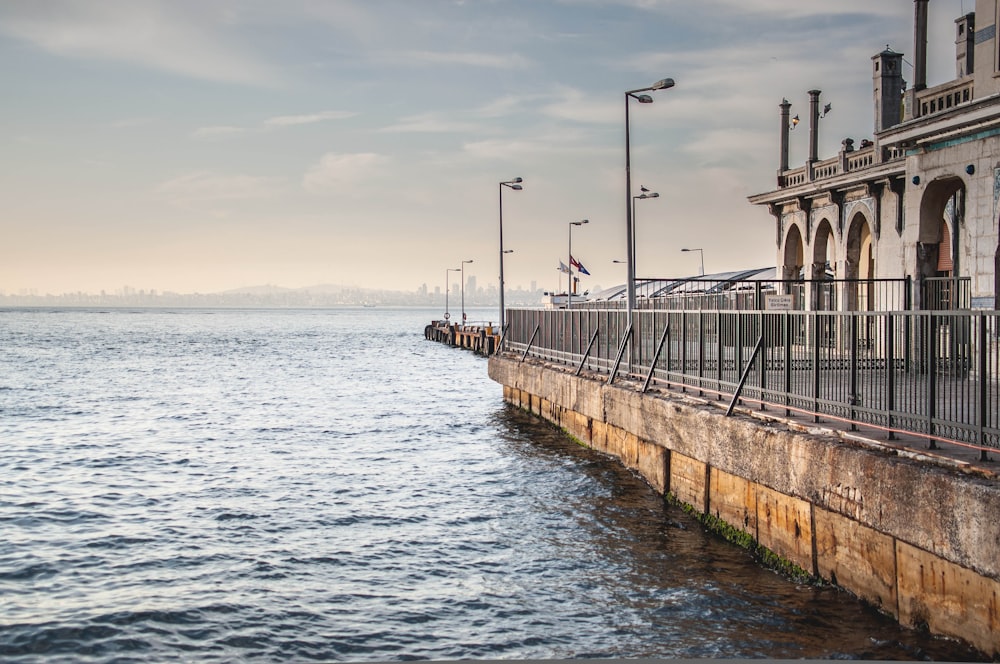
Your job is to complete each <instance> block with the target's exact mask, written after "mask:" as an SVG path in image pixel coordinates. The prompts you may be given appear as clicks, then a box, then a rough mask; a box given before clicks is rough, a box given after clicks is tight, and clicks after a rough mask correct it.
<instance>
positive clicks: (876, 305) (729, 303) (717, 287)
mask: <svg viewBox="0 0 1000 664" xmlns="http://www.w3.org/2000/svg"><path fill="white" fill-rule="evenodd" d="M910 292H911V282H910V280H909V279H905V278H904V279H806V280H802V279H795V280H791V279H768V280H762V279H749V280H727V279H721V280H720V279H711V278H691V279H643V280H641V281H639V282H638V283H637V284H636V308H637V309H655V310H674V311H688V310H712V311H716V310H722V311H763V310H767V309H769V308H770V303H771V302H772V301H773V300H772V299H771V296H773V295H786V296H791V306H790V308H791V309H793V310H796V311H905V310H908V309H910V308H911V297H910ZM573 306H574V307H575V308H579V309H588V308H589V309H621V308H623V307H625V300H624V299H621V298H618V299H615V300H610V301H607V300H604V301H593V302H584V301H580V302H574V304H573Z"/></svg>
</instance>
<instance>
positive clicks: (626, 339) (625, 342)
mask: <svg viewBox="0 0 1000 664" xmlns="http://www.w3.org/2000/svg"><path fill="white" fill-rule="evenodd" d="M631 341H632V321H629V323H628V329H627V330H625V335H624V336H623V337H622V343H621V346H619V347H618V357H617V358H616V359H615V366H614V367H612V369H611V375H610V376H608V385H610V384H611V383H613V382H614V380H615V376H617V375H618V368H619V367H620V366H621V364H622V358H623V357H625V349H626V348H627V347H628V345H629V343H631Z"/></svg>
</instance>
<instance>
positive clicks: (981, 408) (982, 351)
mask: <svg viewBox="0 0 1000 664" xmlns="http://www.w3.org/2000/svg"><path fill="white" fill-rule="evenodd" d="M974 320H976V321H977V323H978V325H979V335H978V336H979V343H978V346H979V357H978V358H977V362H976V364H977V365H978V370H977V372H976V373H977V377H978V379H979V389H978V390H977V391H976V392H977V395H976V400H977V402H978V403H977V408H976V411H977V412H976V417H977V419H978V420H979V426H978V427H976V442H978V443H979V445H980V450H979V460H980V461H989V457H988V456H987V454H986V419H987V418H988V417H989V406H988V403H989V381H988V380H987V379H986V368H987V363H986V349H987V348H988V346H989V335H988V334H987V329H986V328H987V325H986V321H987V318H986V314H977V316H976V318H975V319H974Z"/></svg>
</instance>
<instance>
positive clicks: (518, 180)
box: [511, 178, 524, 183]
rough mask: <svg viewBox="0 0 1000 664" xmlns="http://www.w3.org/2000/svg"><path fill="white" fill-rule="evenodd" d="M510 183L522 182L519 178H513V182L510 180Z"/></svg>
mask: <svg viewBox="0 0 1000 664" xmlns="http://www.w3.org/2000/svg"><path fill="white" fill-rule="evenodd" d="M511 182H514V183H518V182H524V180H522V179H521V178H514V179H513V180H511Z"/></svg>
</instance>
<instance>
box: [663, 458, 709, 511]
mask: <svg viewBox="0 0 1000 664" xmlns="http://www.w3.org/2000/svg"><path fill="white" fill-rule="evenodd" d="M706 468H707V466H706V465H705V464H704V463H702V462H701V461H698V460H697V459H692V458H691V457H689V456H684V455H683V454H678V453H676V452H673V453H671V455H670V493H672V494H673V495H674V497H675V498H676V499H677V500H679V501H681V502H682V503H687V504H688V505H691V506H692V507H693V508H695V509H696V510H697V511H698V512H699V513H704V512H705V489H706V486H705V484H706V477H705V474H706Z"/></svg>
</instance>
